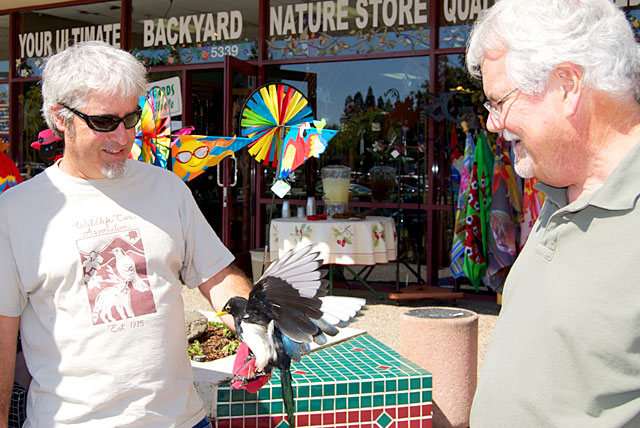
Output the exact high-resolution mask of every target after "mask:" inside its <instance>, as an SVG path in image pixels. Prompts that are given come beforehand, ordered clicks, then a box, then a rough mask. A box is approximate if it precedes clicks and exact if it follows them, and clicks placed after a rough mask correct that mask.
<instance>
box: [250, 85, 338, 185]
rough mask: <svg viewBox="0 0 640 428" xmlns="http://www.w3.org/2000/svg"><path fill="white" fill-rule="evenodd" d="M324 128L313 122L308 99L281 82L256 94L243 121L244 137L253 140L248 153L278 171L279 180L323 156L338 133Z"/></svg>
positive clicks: (254, 93) (261, 89) (258, 90)
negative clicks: (311, 159)
mask: <svg viewBox="0 0 640 428" xmlns="http://www.w3.org/2000/svg"><path fill="white" fill-rule="evenodd" d="M324 125H325V121H324V120H322V121H317V120H314V118H313V111H312V110H311V107H310V106H309V102H308V101H307V99H306V97H305V96H304V95H303V94H302V93H301V92H300V91H298V90H297V89H296V88H294V87H292V86H288V85H285V84H282V83H268V84H266V85H263V86H261V87H259V88H258V89H256V90H255V91H253V93H252V94H251V95H250V96H249V98H248V99H247V101H246V102H245V104H244V106H243V108H242V113H241V120H240V129H241V135H242V136H243V137H248V138H249V139H250V140H251V142H250V143H249V154H250V155H251V156H253V157H254V158H255V159H256V160H257V161H258V162H261V163H263V164H264V165H267V166H272V167H275V168H277V170H276V177H277V178H279V179H284V178H286V177H287V176H288V175H289V174H290V173H291V171H293V170H295V169H296V168H297V167H299V166H300V165H302V164H303V163H304V162H305V161H306V160H307V159H308V158H309V157H320V154H322V153H324V151H325V149H326V148H327V144H328V142H329V140H330V139H331V138H333V136H334V135H335V134H336V133H337V132H338V131H336V130H332V129H324Z"/></svg>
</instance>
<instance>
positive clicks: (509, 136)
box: [502, 129, 534, 178]
mask: <svg viewBox="0 0 640 428" xmlns="http://www.w3.org/2000/svg"><path fill="white" fill-rule="evenodd" d="M502 137H503V138H504V139H505V140H507V141H511V142H513V168H514V169H515V171H516V174H518V175H519V176H520V177H522V178H533V176H534V173H533V159H531V155H530V154H529V152H528V151H527V149H526V147H525V146H524V145H522V143H521V142H520V137H519V136H517V135H516V134H514V133H512V132H509V131H507V130H506V129H504V130H503V131H502Z"/></svg>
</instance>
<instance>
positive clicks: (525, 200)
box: [520, 177, 545, 249]
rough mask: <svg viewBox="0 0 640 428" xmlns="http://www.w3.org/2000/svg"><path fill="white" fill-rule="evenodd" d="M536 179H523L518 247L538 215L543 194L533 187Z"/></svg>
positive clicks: (522, 244) (542, 201)
mask: <svg viewBox="0 0 640 428" xmlns="http://www.w3.org/2000/svg"><path fill="white" fill-rule="evenodd" d="M537 183H538V179H537V178H535V177H533V178H527V179H525V180H524V192H523V195H522V223H520V249H522V247H524V244H525V243H526V242H527V238H528V237H529V232H531V229H532V228H533V224H534V223H535V222H536V219H537V218H538V216H539V215H540V210H541V209H542V204H544V199H545V194H544V193H542V192H540V191H538V190H536V189H534V188H533V186H535V185H536V184H537Z"/></svg>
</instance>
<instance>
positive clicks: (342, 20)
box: [269, 0, 429, 36]
mask: <svg viewBox="0 0 640 428" xmlns="http://www.w3.org/2000/svg"><path fill="white" fill-rule="evenodd" d="M428 3H429V0H408V1H407V0H357V1H356V2H355V8H353V7H351V6H349V0H333V1H332V0H326V1H319V2H308V3H296V4H289V5H287V6H272V7H271V10H270V15H269V36H283V35H287V34H301V33H302V32H303V31H304V30H305V28H307V27H308V29H309V32H311V33H317V32H320V31H321V32H323V33H326V32H331V31H344V30H351V29H358V30H362V29H364V28H367V27H372V28H377V27H381V26H387V27H394V26H397V25H412V24H415V25H424V24H426V23H427V21H428V15H429V14H428V7H427V5H428Z"/></svg>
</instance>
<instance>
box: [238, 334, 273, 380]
mask: <svg viewBox="0 0 640 428" xmlns="http://www.w3.org/2000/svg"><path fill="white" fill-rule="evenodd" d="M240 326H241V327H242V341H243V342H244V343H246V344H247V346H248V347H249V348H250V349H251V351H252V352H253V355H255V357H256V370H262V369H264V368H265V367H266V366H267V364H268V363H269V360H271V359H272V358H274V359H275V358H276V350H275V347H274V346H273V342H272V341H271V340H269V337H268V333H267V328H266V327H264V326H261V325H258V324H249V323H245V322H243V323H241V324H240Z"/></svg>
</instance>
